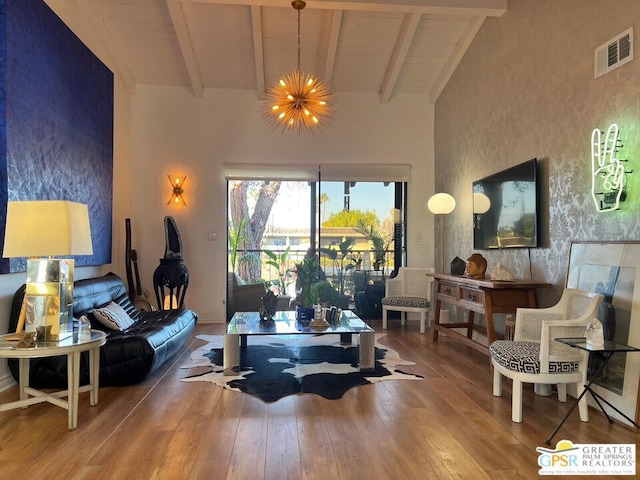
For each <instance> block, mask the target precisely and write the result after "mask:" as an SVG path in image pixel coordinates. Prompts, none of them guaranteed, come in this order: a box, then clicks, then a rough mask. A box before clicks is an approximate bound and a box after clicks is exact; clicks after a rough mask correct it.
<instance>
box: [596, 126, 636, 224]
mask: <svg viewBox="0 0 640 480" xmlns="http://www.w3.org/2000/svg"><path fill="white" fill-rule="evenodd" d="M603 133H604V132H601V131H600V129H599V128H596V129H595V130H593V132H591V197H592V198H593V201H594V202H595V204H596V210H598V211H599V212H609V211H611V210H618V209H619V208H620V202H623V201H624V200H625V199H626V198H627V192H626V183H627V177H626V176H625V175H627V174H629V173H633V170H628V171H625V168H624V165H623V164H622V162H626V161H627V160H621V159H619V158H618V150H619V149H620V148H621V147H622V144H621V143H620V141H619V140H618V134H619V128H618V125H616V124H615V123H612V124H611V125H610V126H609V129H608V130H607V134H606V137H605V139H604V141H603V140H602V134H603Z"/></svg>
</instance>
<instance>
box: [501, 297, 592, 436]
mask: <svg viewBox="0 0 640 480" xmlns="http://www.w3.org/2000/svg"><path fill="white" fill-rule="evenodd" d="M602 299H603V296H602V295H600V294H598V293H592V292H586V291H582V290H576V289H570V288H567V289H565V290H564V292H563V294H562V297H561V298H560V301H559V302H558V303H557V304H556V305H554V306H553V307H549V308H518V309H517V310H516V325H515V332H514V339H513V340H496V341H495V342H493V343H492V344H491V345H490V347H489V352H490V354H491V364H492V365H493V395H494V396H496V397H500V396H502V377H503V376H505V377H507V378H510V379H511V380H513V386H512V392H511V396H512V400H511V420H512V421H513V422H516V423H520V422H522V384H523V383H539V384H552V385H557V386H558V400H559V401H561V402H566V401H567V384H576V385H578V386H579V385H583V384H586V382H587V365H588V361H589V357H588V355H589V354H588V352H585V351H583V350H579V349H577V348H571V347H569V346H568V345H565V344H562V343H560V342H556V341H555V339H556V338H560V337H584V336H585V329H586V327H587V325H588V324H589V323H590V322H591V321H592V320H593V319H594V318H596V317H597V314H598V309H599V308H600V304H601V303H602ZM578 409H579V411H580V420H582V421H583V422H588V421H589V411H588V405H587V398H586V396H585V397H583V399H582V400H581V401H580V404H579V405H578Z"/></svg>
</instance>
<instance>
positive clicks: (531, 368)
mask: <svg viewBox="0 0 640 480" xmlns="http://www.w3.org/2000/svg"><path fill="white" fill-rule="evenodd" d="M489 352H491V357H492V358H493V359H494V360H495V361H496V362H497V363H499V364H500V365H502V366H503V367H504V368H506V369H508V370H513V371H515V372H522V373H534V374H536V373H540V344H539V343H536V342H515V341H512V340H496V341H495V342H493V343H492V344H491V346H490V347H489ZM577 371H578V362H549V373H572V372H577Z"/></svg>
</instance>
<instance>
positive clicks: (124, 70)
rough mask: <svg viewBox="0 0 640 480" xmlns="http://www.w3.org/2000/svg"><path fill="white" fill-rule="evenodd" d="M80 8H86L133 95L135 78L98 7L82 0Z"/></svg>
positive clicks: (85, 10) (116, 70)
mask: <svg viewBox="0 0 640 480" xmlns="http://www.w3.org/2000/svg"><path fill="white" fill-rule="evenodd" d="M78 4H79V5H80V8H81V9H82V10H84V14H85V15H86V16H87V18H88V19H89V22H90V23H91V25H92V26H93V28H95V29H96V31H97V33H98V36H99V37H100V38H101V39H102V43H103V45H104V47H105V48H106V49H107V52H108V54H109V56H110V57H111V60H112V61H113V69H114V72H113V73H114V74H116V75H118V77H120V79H121V80H122V82H123V83H124V85H125V88H126V89H127V92H128V93H129V95H133V94H135V93H136V82H135V81H134V80H133V77H132V76H131V72H130V71H129V67H127V65H126V63H125V62H124V61H123V60H122V58H121V57H120V55H119V54H118V52H117V50H116V46H115V44H114V43H113V39H112V38H111V35H110V34H109V31H108V30H107V27H106V25H105V24H104V22H103V21H102V19H101V18H100V15H98V12H97V10H96V7H95V6H94V5H93V3H91V4H90V2H88V1H87V0H80V1H79V2H78Z"/></svg>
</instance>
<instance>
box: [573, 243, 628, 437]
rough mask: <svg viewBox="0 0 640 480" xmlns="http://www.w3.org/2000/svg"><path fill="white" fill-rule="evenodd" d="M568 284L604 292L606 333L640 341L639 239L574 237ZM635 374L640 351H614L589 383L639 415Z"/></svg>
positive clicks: (622, 408) (608, 337) (618, 405)
mask: <svg viewBox="0 0 640 480" xmlns="http://www.w3.org/2000/svg"><path fill="white" fill-rule="evenodd" d="M636 285H638V288H636V287H635V286H636ZM566 286H567V288H579V289H581V290H588V291H592V292H597V293H602V294H603V295H604V301H603V302H602V306H601V307H600V310H599V312H598V319H599V320H600V321H601V322H602V325H603V330H604V336H605V339H606V340H613V341H616V342H618V343H622V344H625V345H631V346H634V347H640V242H617V241H611V242H572V243H571V253H570V255H569V269H568V272H567V285H566ZM592 361H593V359H592ZM590 370H592V368H590ZM639 376H640V354H635V355H634V354H633V353H616V354H615V355H614V356H613V357H611V360H610V361H609V364H608V365H607V368H605V370H604V371H603V372H602V375H601V376H600V378H598V379H596V380H595V381H594V384H593V387H592V388H593V389H594V390H595V391H596V392H597V393H599V394H600V395H602V396H603V397H604V398H605V399H606V400H607V401H609V402H610V403H611V404H612V405H615V407H616V408H618V409H620V411H622V412H623V413H624V414H625V415H627V416H629V417H630V418H634V419H636V421H638V418H639V415H638V413H639V412H638V411H637V410H638V408H637V407H638V386H639V381H638V379H639ZM590 402H591V399H590ZM594 406H595V405H594ZM596 408H597V407H596ZM610 410H611V409H608V410H607V413H609V415H611V416H612V417H614V418H616V419H617V420H619V421H620V422H622V423H624V424H626V425H630V424H629V423H628V422H627V421H626V420H625V419H624V418H623V417H622V416H619V415H618V414H617V413H616V412H614V411H610Z"/></svg>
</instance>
